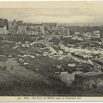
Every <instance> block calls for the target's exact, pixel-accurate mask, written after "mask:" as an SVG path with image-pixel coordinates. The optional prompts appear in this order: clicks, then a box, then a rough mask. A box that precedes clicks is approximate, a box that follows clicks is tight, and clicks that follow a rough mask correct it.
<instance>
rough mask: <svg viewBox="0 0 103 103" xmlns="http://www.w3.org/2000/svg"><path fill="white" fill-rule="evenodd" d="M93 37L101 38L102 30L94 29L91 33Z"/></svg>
mask: <svg viewBox="0 0 103 103" xmlns="http://www.w3.org/2000/svg"><path fill="white" fill-rule="evenodd" d="M91 37H92V38H100V31H99V30H96V31H93V34H92V35H91Z"/></svg>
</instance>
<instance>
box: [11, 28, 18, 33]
mask: <svg viewBox="0 0 103 103" xmlns="http://www.w3.org/2000/svg"><path fill="white" fill-rule="evenodd" d="M17 31H18V26H13V27H12V28H11V30H10V33H11V34H17Z"/></svg>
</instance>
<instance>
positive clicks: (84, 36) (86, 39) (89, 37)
mask: <svg viewBox="0 0 103 103" xmlns="http://www.w3.org/2000/svg"><path fill="white" fill-rule="evenodd" d="M82 37H83V39H84V40H85V41H88V40H90V39H91V33H90V32H86V33H84V34H83V35H82Z"/></svg>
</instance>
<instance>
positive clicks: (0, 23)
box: [0, 18, 4, 26]
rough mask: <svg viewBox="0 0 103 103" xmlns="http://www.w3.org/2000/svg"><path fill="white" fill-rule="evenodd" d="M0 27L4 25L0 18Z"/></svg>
mask: <svg viewBox="0 0 103 103" xmlns="http://www.w3.org/2000/svg"><path fill="white" fill-rule="evenodd" d="M0 25H1V26H3V25H4V20H3V19H2V18H0Z"/></svg>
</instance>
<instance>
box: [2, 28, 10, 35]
mask: <svg viewBox="0 0 103 103" xmlns="http://www.w3.org/2000/svg"><path fill="white" fill-rule="evenodd" d="M8 33H9V32H8V30H7V29H6V26H0V34H1V35H2V34H8Z"/></svg>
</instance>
